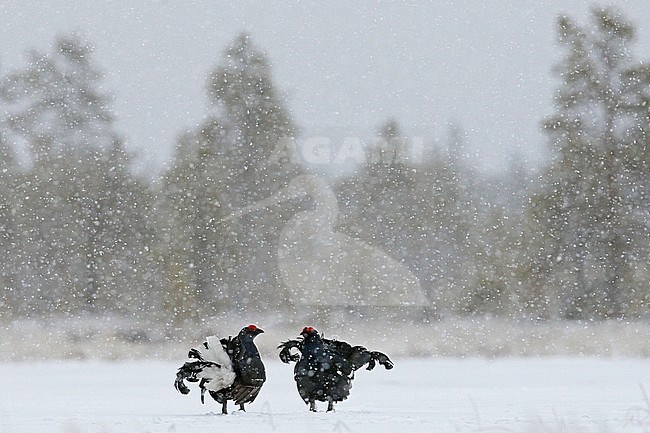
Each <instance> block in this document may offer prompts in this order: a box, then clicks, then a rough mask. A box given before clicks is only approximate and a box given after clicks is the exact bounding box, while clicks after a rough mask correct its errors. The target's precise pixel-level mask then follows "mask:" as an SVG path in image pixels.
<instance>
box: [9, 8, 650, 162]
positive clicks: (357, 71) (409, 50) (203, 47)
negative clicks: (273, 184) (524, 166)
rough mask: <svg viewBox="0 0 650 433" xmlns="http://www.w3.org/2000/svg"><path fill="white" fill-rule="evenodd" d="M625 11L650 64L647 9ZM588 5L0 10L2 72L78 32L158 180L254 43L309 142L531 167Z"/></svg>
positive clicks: (127, 133) (123, 126)
mask: <svg viewBox="0 0 650 433" xmlns="http://www.w3.org/2000/svg"><path fill="white" fill-rule="evenodd" d="M598 4H599V5H604V4H612V5H616V6H618V7H619V8H620V9H621V10H622V11H623V12H624V13H625V14H626V15H627V16H628V17H629V18H631V19H632V20H633V22H634V23H635V24H636V26H637V30H638V36H639V38H638V39H639V40H638V43H637V44H636V48H637V50H636V53H637V55H638V57H639V59H640V60H646V59H647V60H650V28H649V23H650V1H648V0H635V1H632V0H629V1H623V0H618V1H610V2H608V3H598ZM590 5H592V2H587V1H582V0H580V1H559V0H552V1H550V0H549V1H528V0H523V1H522V0H517V1H514V0H513V1H510V2H504V1H499V2H497V1H492V2H484V1H481V2H479V1H470V0H464V1H445V2H434V1H431V2H391V3H385V2H382V3H375V2H349V1H328V2H322V1H309V2H300V3H297V2H291V3H289V2H255V1H232V2H231V1H228V2H226V1H216V0H206V1H182V2H181V1H172V0H169V1H165V0H158V1H146V2H145V1H133V0H129V1H110V0H83V1H62V0H61V1H38V0H3V1H2V2H1V3H0V17H1V18H0V38H1V39H0V40H2V42H3V47H4V49H3V51H2V52H1V53H2V54H1V56H2V57H0V62H1V65H2V69H3V71H7V70H11V69H14V68H16V67H22V66H24V62H25V56H24V52H25V51H26V50H27V49H29V48H37V49H39V50H47V49H48V48H49V46H50V44H51V43H52V41H53V39H54V37H55V35H56V34H61V33H68V32H71V31H78V32H80V33H81V34H82V35H83V36H85V37H87V38H88V39H89V40H90V41H91V42H92V43H93V44H94V46H95V61H96V62H97V63H98V64H99V66H100V67H101V68H102V69H103V70H104V71H105V72H106V74H107V78H106V80H105V82H104V84H105V86H106V88H107V89H109V90H110V91H111V92H112V93H113V94H114V96H115V101H114V104H113V107H114V109H115V112H116V115H117V117H118V127H119V129H120V132H121V133H122V134H123V136H124V137H125V138H126V139H127V140H128V142H129V143H130V144H131V145H132V146H133V147H134V148H136V149H140V150H141V152H142V154H143V157H144V159H143V161H144V167H145V169H146V170H148V171H149V172H152V173H153V172H156V171H158V170H159V169H160V168H161V166H162V165H163V164H164V163H165V162H166V161H167V160H168V157H169V152H170V149H171V147H172V146H173V143H174V141H175V139H176V137H177V135H178V134H179V133H180V132H181V131H183V130H185V129H187V128H191V127H192V126H194V125H196V124H197V123H198V122H200V121H201V119H202V118H203V117H204V116H205V114H206V110H207V98H206V96H205V95H206V92H205V85H206V78H207V76H208V73H209V71H210V70H211V68H212V67H214V66H215V65H216V64H217V63H218V62H219V60H220V57H221V54H222V52H223V50H224V48H225V47H226V46H227V44H228V43H229V42H230V41H231V40H232V39H233V38H234V37H235V35H236V34H237V33H238V32H240V31H247V32H248V33H250V34H251V35H252V36H253V39H254V42H255V43H256V44H257V46H258V47H260V48H261V49H262V50H264V51H265V52H266V53H267V55H268V57H269V58H270V60H271V63H272V65H273V73H274V77H275V79H276V83H277V84H278V86H279V87H280V89H281V90H282V92H283V94H284V95H286V98H287V104H288V106H289V107H290V109H291V111H292V113H293V115H294V118H295V119H296V122H297V124H298V126H299V127H300V129H301V134H302V137H303V138H306V137H307V138H308V137H313V136H325V137H331V139H332V142H333V143H332V144H333V146H336V143H335V142H336V141H339V140H341V139H342V137H347V136H357V137H361V138H366V137H369V136H372V135H374V134H375V132H376V129H377V127H378V125H379V124H381V123H382V122H383V121H385V120H386V119H387V118H389V117H394V118H396V119H397V120H398V121H400V123H401V124H402V125H403V127H404V129H405V132H406V133H407V134H408V135H410V136H413V137H423V138H424V139H425V140H426V141H431V140H433V139H434V138H435V137H439V136H441V135H442V134H444V131H445V129H446V127H447V125H448V124H449V123H450V122H454V123H456V124H459V125H460V126H461V127H462V128H463V129H464V130H465V132H466V133H467V142H468V144H469V147H470V149H472V151H471V153H472V155H475V156H476V157H478V158H480V161H481V162H480V164H481V166H482V167H500V166H503V165H504V161H506V160H507V155H509V154H510V153H511V152H513V151H516V152H519V153H520V154H521V155H523V157H524V158H526V159H527V160H529V161H531V162H532V163H534V162H535V161H537V160H538V158H539V155H540V152H542V151H543V148H544V144H545V137H544V136H543V134H542V133H541V131H540V123H541V121H542V119H543V117H544V116H545V115H546V114H548V113H549V112H550V110H551V101H552V96H553V91H554V89H555V88H556V82H555V81H554V80H553V76H552V72H551V69H552V67H553V64H554V63H555V62H556V61H557V60H558V59H559V56H560V51H559V50H558V48H557V46H556V42H555V18H556V16H557V15H558V14H560V13H567V14H569V15H571V16H574V17H576V18H578V19H579V20H580V21H581V22H583V23H584V20H585V18H586V11H587V10H588V8H589V7H590Z"/></svg>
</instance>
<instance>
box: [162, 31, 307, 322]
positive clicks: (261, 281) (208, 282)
mask: <svg viewBox="0 0 650 433" xmlns="http://www.w3.org/2000/svg"><path fill="white" fill-rule="evenodd" d="M270 69H271V68H270V66H269V63H268V60H267V59H266V56H265V55H264V54H263V53H262V52H261V51H259V50H258V49H257V48H256V47H255V46H254V44H253V43H252V41H251V38H250V36H248V35H246V34H242V35H239V36H238V37H237V38H235V40H234V41H233V43H232V44H231V45H230V46H229V47H228V48H227V49H226V51H225V53H224V55H223V58H222V61H221V63H220V64H219V65H218V66H217V67H216V68H215V69H214V71H212V73H211V74H210V77H209V80H208V95H209V97H210V103H211V110H210V114H209V116H208V118H207V119H206V120H205V121H204V122H202V123H201V125H200V126H199V127H198V128H197V129H196V130H195V131H193V132H190V133H189V134H186V135H184V136H183V137H181V139H180V140H179V142H178V146H177V151H176V153H175V157H174V166H173V168H172V170H170V172H169V173H168V174H167V175H166V178H165V179H166V180H165V192H166V196H167V197H168V198H169V199H170V200H171V205H172V207H173V208H174V210H173V212H174V215H176V218H175V221H176V223H177V225H176V227H175V228H172V229H171V230H172V232H173V233H175V235H173V238H174V239H176V240H178V241H179V243H177V245H179V246H178V247H177V249H176V252H175V253H174V257H172V258H170V262H172V263H174V265H172V266H170V267H169V268H170V269H174V271H173V273H174V274H175V275H176V276H177V277H178V278H183V279H184V280H185V282H184V283H180V284H179V281H177V280H175V278H176V277H174V278H172V285H173V286H174V287H176V288H177V289H180V290H181V291H182V292H187V291H188V290H190V291H192V292H194V293H195V294H196V299H198V300H201V304H202V305H211V306H212V307H213V308H216V309H218V310H223V309H228V308H237V307H243V306H247V305H257V306H260V307H265V306H266V307H269V304H268V302H266V300H267V299H268V296H269V295H272V296H274V297H275V298H276V299H277V298H278V296H279V295H278V291H279V289H280V288H281V286H282V283H281V281H280V279H279V278H278V275H277V262H276V260H275V259H274V257H275V251H276V248H277V234H278V233H279V231H280V227H281V224H282V220H281V219H280V218H279V217H278V215H277V213H273V212H268V211H267V210H263V211H260V212H256V213H252V214H250V215H247V216H246V217H243V218H240V219H238V220H233V221H231V222H229V223H224V222H222V219H223V217H224V216H227V215H229V214H231V213H232V212H233V211H234V210H236V209H239V208H242V207H244V206H247V205H250V204H253V203H255V202H257V201H259V200H262V199H264V198H267V197H269V196H271V195H272V194H273V193H274V192H276V191H278V190H279V189H281V188H282V187H284V186H286V185H287V184H288V182H289V181H290V180H291V179H293V178H294V177H295V176H296V175H297V174H298V173H299V172H300V169H299V167H298V166H297V164H296V163H295V162H294V161H295V158H294V157H293V155H292V154H291V149H290V147H289V146H287V143H288V142H289V140H290V139H291V138H293V136H294V135H295V133H296V128H295V126H294V125H293V121H292V119H291V117H290V115H289V112H288V110H287V109H286V108H285V106H284V101H283V99H282V97H281V95H280V94H279V93H278V91H277V90H276V87H275V85H274V83H273V80H272V77H271V70H270ZM178 236H181V237H182V239H179V238H178ZM180 245H182V247H181V246H180ZM188 286H189V287H188ZM171 298H174V296H171ZM271 307H272V306H271Z"/></svg>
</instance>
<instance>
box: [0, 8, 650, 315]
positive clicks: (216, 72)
mask: <svg viewBox="0 0 650 433" xmlns="http://www.w3.org/2000/svg"><path fill="white" fill-rule="evenodd" d="M557 33H558V41H559V46H560V48H561V49H562V50H563V53H564V55H563V58H562V60H561V62H559V63H558V64H557V65H556V68H555V70H554V72H555V74H556V76H557V78H558V79H559V83H560V84H559V87H558V90H557V92H556V93H555V94H554V95H549V98H553V101H554V107H555V108H554V113H553V114H552V115H551V116H549V117H548V118H546V119H540V120H541V121H543V126H542V127H543V129H544V131H545V132H546V135H547V137H548V143H549V147H550V149H551V151H552V155H553V158H552V160H551V161H550V162H549V163H548V164H547V165H545V166H543V167H541V168H540V169H539V171H537V172H536V173H529V172H528V171H527V170H526V169H525V168H524V166H523V164H521V163H516V162H515V163H513V164H512V168H511V170H510V171H509V172H508V173H506V174H505V175H499V176H496V175H491V176H488V175H486V174H482V173H480V172H478V171H477V170H476V169H475V168H474V167H473V165H472V161H471V160H469V159H468V158H466V157H465V156H464V152H463V146H464V143H463V133H462V128H461V127H451V128H450V130H449V132H448V137H447V138H446V139H445V140H443V142H441V143H437V144H435V145H432V146H431V148H430V149H429V151H428V152H427V153H426V155H425V156H424V157H422V158H419V159H418V160H413V159H409V158H406V157H402V156H403V155H404V148H405V147H408V144H409V138H408V137H407V136H406V135H405V134H404V132H403V131H402V130H401V126H400V125H399V123H398V122H397V121H395V120H392V119H386V122H385V123H384V124H382V125H380V126H379V127H378V131H377V137H378V139H377V140H376V142H373V144H372V145H371V146H369V147H368V148H366V149H365V152H367V158H365V163H364V164H362V166H360V167H358V169H357V170H356V171H354V172H353V173H352V174H349V175H347V176H343V177H341V178H336V179H331V180H330V183H331V186H332V188H333V190H334V192H335V194H336V199H337V201H338V205H339V209H338V210H339V213H340V215H339V220H338V224H337V228H336V230H337V231H339V232H342V233H345V234H347V235H349V236H351V237H353V238H356V239H360V240H363V241H365V242H366V243H367V244H370V245H372V246H375V247H377V248H379V249H381V250H382V251H384V252H386V253H387V254H388V255H390V256H391V257H393V258H395V259H396V260H398V261H399V262H401V263H402V264H403V265H404V266H406V267H407V268H408V269H409V270H410V271H411V272H412V273H413V274H415V275H416V276H417V278H418V279H419V282H420V285H421V287H422V290H423V292H424V295H425V297H426V299H427V305H426V309H425V311H424V312H423V313H422V314H423V315H425V316H426V317H427V318H429V319H434V318H441V317H450V316H456V315H472V314H477V315H484V314H488V315H496V316H505V317H515V318H532V319H606V318H623V317H627V318H639V317H645V318H647V317H648V303H649V301H650V274H649V269H648V265H649V263H650V261H649V259H650V251H649V249H650V242H649V241H650V236H649V228H650V227H649V223H648V221H649V219H648V217H649V214H650V201H649V199H648V188H649V186H650V183H649V181H650V166H649V165H650V154H649V147H648V142H649V139H650V136H649V135H648V132H650V131H649V130H650V104H649V101H650V63H644V62H639V61H638V60H636V59H635V58H634V56H633V54H632V52H631V44H632V43H633V41H634V36H635V28H634V26H633V25H632V24H631V23H630V22H629V21H628V20H627V19H626V18H625V17H624V16H622V15H621V14H620V13H618V12H617V11H615V10H613V9H596V8H594V9H593V10H592V14H591V21H590V22H589V23H587V24H585V25H581V24H579V23H576V22H575V21H573V20H572V19H571V18H569V17H560V18H559V19H558V23H557ZM92 54H93V52H92V48H91V47H90V45H89V43H88V42H87V41H86V40H84V39H83V38H81V37H80V36H78V35H64V36H60V37H58V38H57V39H56V41H55V42H54V44H53V46H52V48H51V50H50V51H49V52H36V51H32V52H29V53H28V62H27V66H26V67H25V68H24V69H20V70H15V71H9V72H4V73H2V76H1V80H0V103H1V104H2V105H3V107H4V110H3V113H4V116H3V118H2V119H1V129H0V254H1V256H2V257H3V261H2V266H1V267H0V285H1V286H2V294H1V295H0V313H2V315H3V316H6V317H20V316H31V315H48V314H51V313H53V312H54V313H55V314H64V315H75V314H79V313H80V312H97V311H111V312H115V313H117V314H123V315H127V316H129V315H130V316H136V317H137V316H139V315H142V314H143V312H147V314H154V315H160V317H161V318H164V320H167V321H175V320H194V319H197V318H199V317H205V316H209V315H212V314H218V313H220V312H228V311H233V310H242V309H256V310H261V311H265V312H269V313H274V312H279V313H287V312H291V311H292V309H295V308H296V306H295V305H292V302H293V301H292V300H294V299H295V298H296V296H303V297H309V296H310V288H309V287H304V288H299V289H296V288H295V287H286V284H284V282H283V281H282V279H281V278H280V277H279V275H278V270H277V267H278V265H277V243H278V239H279V235H278V234H279V233H280V232H281V230H282V227H283V226H284V224H286V222H287V221H288V220H289V218H291V216H292V215H294V214H295V213H296V212H297V211H299V210H301V209H308V208H309V206H310V203H309V202H308V201H305V200H291V201H290V202H289V203H288V204H285V205H278V206H272V207H270V208H269V209H266V210H265V211H264V212H252V213H250V214H247V215H246V217H245V218H236V219H230V220H229V219H228V217H229V216H230V215H232V214H233V212H236V211H237V210H238V209H242V208H245V207H246V206H250V205H252V204H254V203H258V202H260V201H262V200H264V199H266V198H268V197H270V196H272V195H273V194H274V193H277V192H278V191H280V190H281V189H283V188H285V187H286V186H287V185H288V184H289V183H290V182H291V180H292V179H294V178H296V176H298V175H301V174H305V173H308V172H309V167H307V166H305V165H304V164H301V163H300V161H299V159H298V158H296V155H295V152H296V149H295V148H294V147H293V146H292V143H294V144H295V143H296V140H295V138H296V137H298V136H299V132H298V130H299V128H298V127H297V125H295V123H294V120H293V119H292V118H291V115H290V111H289V110H288V108H287V106H286V103H285V101H284V100H283V99H282V97H281V95H280V94H279V92H278V89H277V88H276V86H275V84H274V83H273V79H272V75H271V70H270V67H269V62H268V59H267V58H266V56H265V54H264V53H263V52H261V51H260V50H259V49H258V48H257V47H256V46H255V44H254V42H253V41H252V39H251V37H250V36H249V35H246V34H241V35H239V36H237V37H236V38H235V39H234V40H233V41H232V43H231V44H230V45H229V46H228V47H227V49H226V50H225V51H224V53H223V55H222V56H221V59H220V60H219V61H218V63H217V66H216V67H215V68H214V69H213V70H212V71H211V72H210V74H209V76H208V80H207V95H208V97H209V100H210V104H209V106H208V107H206V116H205V118H204V120H202V121H200V123H198V126H195V127H193V128H192V129H191V130H190V131H189V132H186V133H184V134H182V135H181V136H180V137H179V138H178V139H177V141H176V143H175V148H174V154H173V159H172V161H171V163H170V165H169V167H170V168H169V169H168V170H166V171H165V172H164V173H162V175H161V178H160V179H159V180H160V181H159V182H157V183H156V184H153V183H152V182H150V181H149V180H147V179H145V178H144V177H143V176H141V175H140V174H139V173H137V172H136V171H134V170H133V166H134V164H133V161H134V159H135V156H134V155H133V154H132V153H131V152H130V151H129V150H128V148H127V146H125V139H124V138H123V137H122V136H121V135H120V134H119V133H118V132H117V130H116V127H115V118H114V115H113V113H112V110H111V96H110V94H109V93H107V92H105V91H104V90H102V87H101V78H102V71H101V70H100V69H99V68H98V67H97V66H96V65H95V64H94V63H93V60H92ZM379 271H380V270H377V272H379ZM296 290H299V291H300V292H299V293H295V291H296ZM290 292H291V293H290ZM385 296H387V297H390V296H391V294H390V293H387V294H385Z"/></svg>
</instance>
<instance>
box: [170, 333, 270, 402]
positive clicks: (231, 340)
mask: <svg viewBox="0 0 650 433" xmlns="http://www.w3.org/2000/svg"><path fill="white" fill-rule="evenodd" d="M263 332H264V331H263V330H262V329H260V328H258V327H257V326H255V325H248V326H247V327H245V328H243V329H242V330H241V331H239V334H238V335H237V336H236V337H228V338H222V339H221V340H219V338H217V337H215V336H210V337H208V338H207V339H206V340H207V341H206V342H204V343H203V344H202V345H201V346H200V347H198V348H193V349H191V350H190V352H189V354H188V355H187V356H188V357H189V358H193V359H195V361H188V362H186V363H185V364H183V366H182V367H181V368H179V369H178V373H176V382H175V383H174V387H175V388H176V389H177V390H178V391H179V392H180V393H181V394H188V393H189V392H190V389H189V388H188V387H187V385H185V382H184V380H187V381H188V382H199V388H201V403H204V395H205V392H206V391H207V392H208V393H209V394H210V396H211V397H212V398H213V399H215V400H216V401H217V402H219V403H221V404H222V406H221V413H223V414H227V413H228V400H233V401H234V402H235V404H238V405H239V408H240V410H245V409H244V403H252V402H253V401H254V400H255V397H257V394H259V392H260V389H261V388H262V385H263V384H264V382H265V381H266V372H265V369H264V363H263V362H262V358H261V357H260V353H259V351H258V350H257V347H256V346H255V343H253V340H254V339H255V337H256V336H258V335H259V334H261V333H263Z"/></svg>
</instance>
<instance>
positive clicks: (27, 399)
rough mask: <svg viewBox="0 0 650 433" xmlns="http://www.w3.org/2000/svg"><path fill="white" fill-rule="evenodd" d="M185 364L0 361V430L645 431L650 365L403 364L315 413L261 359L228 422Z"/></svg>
mask: <svg viewBox="0 0 650 433" xmlns="http://www.w3.org/2000/svg"><path fill="white" fill-rule="evenodd" d="M182 361H183V360H182V359H179V361H178V362H170V361H160V360H143V361H114V362H110V361H99V360H89V361H25V362H5V363H2V364H0V371H2V374H1V375H0V432H2V433H22V432H24V433H49V432H57V433H89V432H96V433H129V432H133V433H144V432H148V433H153V432H179V433H180V432H191V433H202V432H219V431H232V432H310V433H312V432H313V433H317V432H354V433H362V432H373V433H382V432H391V433H394V432H548V433H565V432H571V433H574V432H600V433H606V432H648V431H650V401H648V400H647V396H646V395H647V394H646V395H644V393H647V392H650V360H648V359H631V358H627V359H626V358H580V357H570V358H498V359H493V360H488V359H481V358H470V359H460V358H430V357H428V358H401V359H400V358H398V359H396V360H395V361H396V368H395V369H393V370H391V371H386V370H384V369H383V368H378V369H376V370H374V371H371V372H368V371H365V370H362V371H360V372H359V373H358V375H357V378H356V380H355V382H354V388H353V389H352V395H351V397H350V398H349V399H348V400H347V401H345V402H343V403H341V404H339V406H338V408H337V411H336V413H325V412H320V413H316V414H312V413H309V412H308V411H307V407H306V405H305V404H304V403H303V402H302V401H301V400H300V399H299V397H298V394H297V392H296V389H295V385H294V383H293V380H292V367H290V366H287V365H284V364H281V363H280V362H279V361H275V360H272V359H268V358H267V360H266V361H267V368H268V376H269V380H268V382H267V384H266V385H265V387H264V388H263V389H262V392H261V394H260V396H259V398H258V400H257V401H256V402H255V403H254V404H253V405H251V406H249V409H248V412H247V413H241V412H237V411H234V410H232V414H231V415H227V416H223V415H220V414H219V407H218V405H217V404H216V402H212V401H211V402H210V404H206V405H205V406H203V405H201V403H200V401H199V393H198V392H197V390H196V389H195V388H194V389H193V391H192V392H191V393H190V394H189V395H187V396H183V395H180V394H179V393H177V392H176V391H175V390H174V388H173V379H174V375H175V370H176V368H177V367H178V366H179V365H180V364H181V362H182ZM231 409H234V408H232V407H231ZM320 409H323V410H324V407H323V406H321V407H320Z"/></svg>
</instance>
